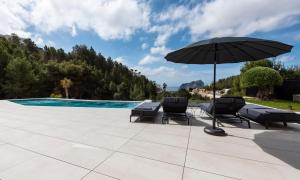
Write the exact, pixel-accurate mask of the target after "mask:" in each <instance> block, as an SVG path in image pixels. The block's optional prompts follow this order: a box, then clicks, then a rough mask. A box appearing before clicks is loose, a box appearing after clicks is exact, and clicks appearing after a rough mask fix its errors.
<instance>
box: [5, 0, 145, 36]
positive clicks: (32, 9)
mask: <svg viewBox="0 0 300 180" xmlns="http://www.w3.org/2000/svg"><path fill="white" fill-rule="evenodd" d="M0 3H1V6H0V15H1V17H4V18H2V20H1V21H0V33H2V34H10V33H17V34H18V35H20V36H27V37H28V36H29V35H30V33H28V32H27V29H28V28H29V27H33V28H35V29H36V30H37V31H38V32H41V33H51V32H55V31H58V30H63V31H66V32H69V33H70V34H71V35H72V36H75V35H76V34H77V30H82V31H94V32H95V33H97V34H98V36H99V37H101V38H102V39H105V40H109V39H128V38H130V37H131V36H132V35H133V34H134V33H135V32H136V31H137V30H139V29H144V28H146V27H148V26H149V24H150V21H149V18H150V7H149V3H147V2H145V1H144V0H85V1H81V0H51V1H49V0H16V1H11V0H1V1H0Z"/></svg>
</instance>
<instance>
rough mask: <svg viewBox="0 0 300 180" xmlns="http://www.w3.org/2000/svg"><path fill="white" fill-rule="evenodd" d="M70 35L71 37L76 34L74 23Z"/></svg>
mask: <svg viewBox="0 0 300 180" xmlns="http://www.w3.org/2000/svg"><path fill="white" fill-rule="evenodd" d="M71 35H72V36H73V37H74V36H76V35H77V30H76V26H75V25H73V26H72V31H71Z"/></svg>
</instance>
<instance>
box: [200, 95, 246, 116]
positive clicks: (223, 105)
mask: <svg viewBox="0 0 300 180" xmlns="http://www.w3.org/2000/svg"><path fill="white" fill-rule="evenodd" d="M215 104H216V108H215V111H216V112H215V113H216V114H219V115H226V114H230V115H235V114H236V113H237V111H238V110H240V109H241V108H242V107H243V106H244V105H245V100H244V99H243V98H241V97H238V98H236V97H224V98H223V97H222V98H217V99H216V102H215ZM213 105H214V104H213V101H211V102H210V103H201V104H200V105H199V106H200V108H201V109H202V110H204V111H206V112H207V113H209V114H212V113H213Z"/></svg>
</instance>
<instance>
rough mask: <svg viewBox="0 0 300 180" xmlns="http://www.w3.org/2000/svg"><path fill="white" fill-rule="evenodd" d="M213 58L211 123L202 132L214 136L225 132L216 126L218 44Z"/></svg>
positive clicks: (222, 134)
mask: <svg viewBox="0 0 300 180" xmlns="http://www.w3.org/2000/svg"><path fill="white" fill-rule="evenodd" d="M214 46H215V57H214V58H215V59H214V83H213V124H212V127H211V126H206V127H205V128H204V132H206V133H207V134H211V135H214V136H225V135H226V133H225V131H224V130H223V129H221V128H219V127H216V113H215V111H216V74H217V72H216V71H217V51H218V45H217V44H215V45H214Z"/></svg>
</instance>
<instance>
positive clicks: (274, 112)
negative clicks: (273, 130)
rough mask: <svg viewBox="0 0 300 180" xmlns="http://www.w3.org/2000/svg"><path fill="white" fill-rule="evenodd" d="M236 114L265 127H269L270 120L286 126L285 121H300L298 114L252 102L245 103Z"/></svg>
mask: <svg viewBox="0 0 300 180" xmlns="http://www.w3.org/2000/svg"><path fill="white" fill-rule="evenodd" d="M237 114H238V116H239V117H241V118H244V119H248V120H252V121H255V122H258V123H261V124H264V125H265V128H266V129H268V128H269V123H270V122H282V123H283V124H284V126H287V123H299V122H300V114H296V113H294V112H289V111H284V110H279V109H273V108H268V107H263V106H258V105H254V104H248V105H245V106H244V107H243V108H242V109H240V110H239V112H238V113H237Z"/></svg>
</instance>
